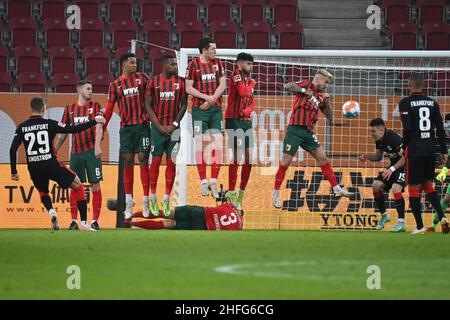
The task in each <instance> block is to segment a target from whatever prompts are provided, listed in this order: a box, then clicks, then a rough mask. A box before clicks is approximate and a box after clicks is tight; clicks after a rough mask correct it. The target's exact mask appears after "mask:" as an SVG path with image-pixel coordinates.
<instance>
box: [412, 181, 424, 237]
mask: <svg viewBox="0 0 450 320" xmlns="http://www.w3.org/2000/svg"><path fill="white" fill-rule="evenodd" d="M409 205H410V207H411V210H412V212H413V214H414V219H415V220H416V225H417V229H422V228H423V220H422V212H421V211H422V208H421V207H420V198H419V189H418V188H411V187H410V188H409Z"/></svg>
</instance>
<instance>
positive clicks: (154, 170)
mask: <svg viewBox="0 0 450 320" xmlns="http://www.w3.org/2000/svg"><path fill="white" fill-rule="evenodd" d="M160 165H161V157H153V158H152V163H151V165H150V189H151V191H152V194H156V186H157V184H158V177H159V166H160Z"/></svg>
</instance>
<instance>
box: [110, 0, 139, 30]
mask: <svg viewBox="0 0 450 320" xmlns="http://www.w3.org/2000/svg"><path fill="white" fill-rule="evenodd" d="M106 3H107V4H108V9H109V13H108V16H109V21H110V22H111V24H112V22H113V21H128V20H132V19H133V0H107V1H106Z"/></svg>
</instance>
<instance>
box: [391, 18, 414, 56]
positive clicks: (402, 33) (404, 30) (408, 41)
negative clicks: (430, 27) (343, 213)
mask: <svg viewBox="0 0 450 320" xmlns="http://www.w3.org/2000/svg"><path fill="white" fill-rule="evenodd" d="M389 33H390V35H391V48H392V49H393V50H416V49H417V26H416V24H414V23H410V22H393V23H391V25H390V26H389Z"/></svg>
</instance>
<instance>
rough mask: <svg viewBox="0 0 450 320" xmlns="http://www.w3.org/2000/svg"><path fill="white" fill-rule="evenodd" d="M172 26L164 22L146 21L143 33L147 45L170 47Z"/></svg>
mask: <svg viewBox="0 0 450 320" xmlns="http://www.w3.org/2000/svg"><path fill="white" fill-rule="evenodd" d="M171 30H172V25H171V24H170V22H169V21H166V20H146V21H145V23H144V28H143V32H144V34H145V39H146V40H147V42H149V43H153V44H157V45H159V46H163V47H166V48H167V47H170V46H171V45H170V43H171Z"/></svg>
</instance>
